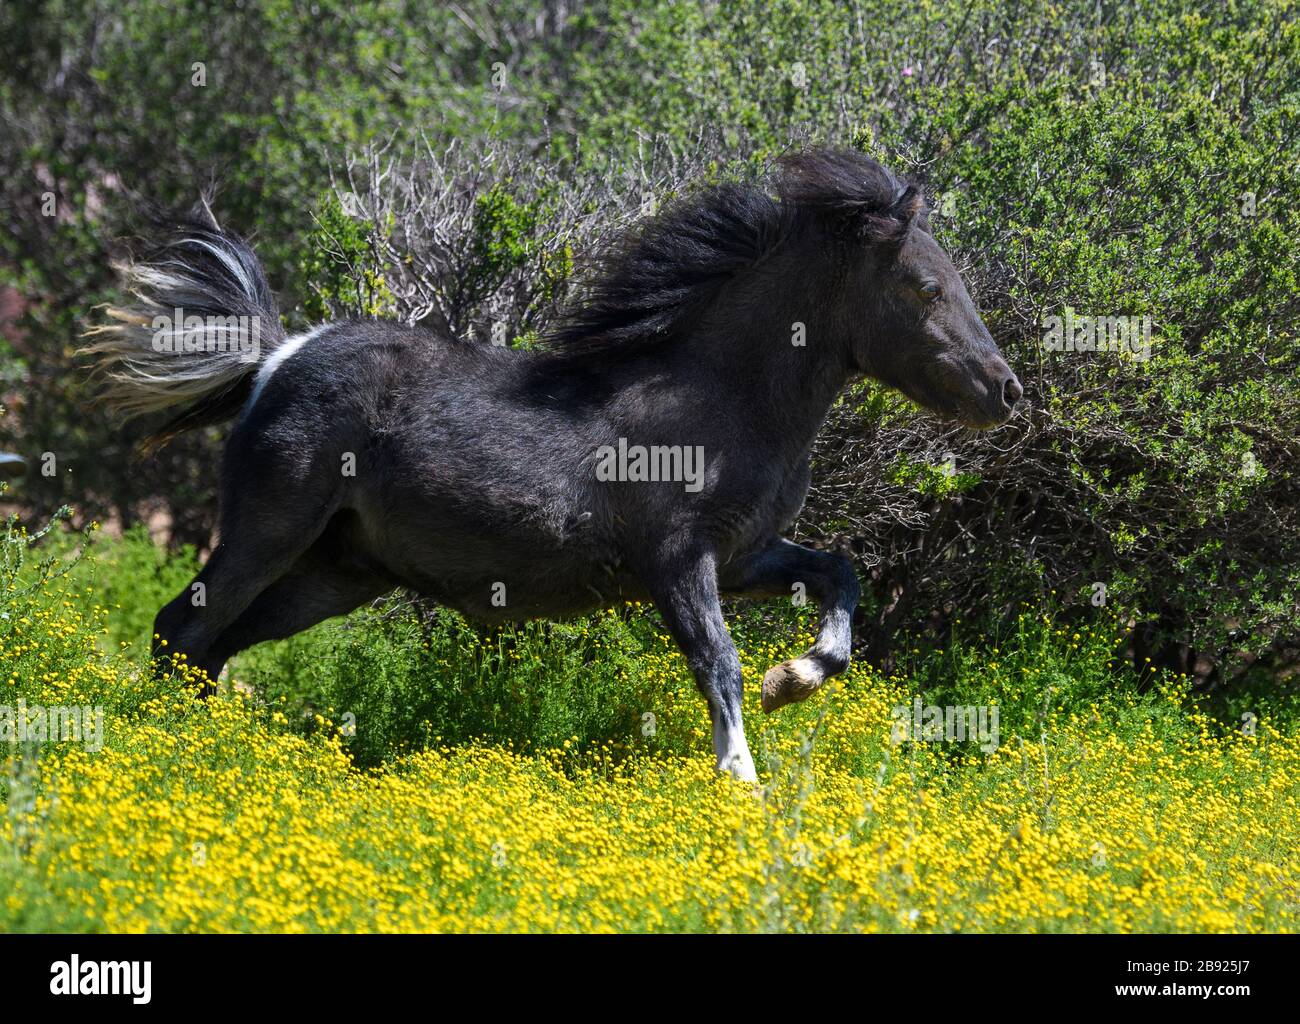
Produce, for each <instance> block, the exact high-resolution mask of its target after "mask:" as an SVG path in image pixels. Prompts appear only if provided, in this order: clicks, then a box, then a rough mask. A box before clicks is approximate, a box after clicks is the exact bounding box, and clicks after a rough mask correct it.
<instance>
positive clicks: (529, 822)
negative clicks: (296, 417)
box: [0, 537, 1300, 932]
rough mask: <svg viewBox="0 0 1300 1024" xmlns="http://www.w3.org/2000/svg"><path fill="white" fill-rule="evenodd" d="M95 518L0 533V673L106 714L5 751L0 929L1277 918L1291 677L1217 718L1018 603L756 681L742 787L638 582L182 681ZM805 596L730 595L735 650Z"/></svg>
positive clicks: (316, 634) (305, 642) (1281, 904)
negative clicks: (554, 612) (523, 611)
mask: <svg viewBox="0 0 1300 1024" xmlns="http://www.w3.org/2000/svg"><path fill="white" fill-rule="evenodd" d="M27 539H28V538H21V537H20V538H19V540H21V541H22V543H24V544H25V543H26V540H27ZM8 543H9V545H10V547H15V546H16V545H18V543H19V541H18V540H14V538H13V537H11V538H10V539H9V541H8ZM114 543H115V544H117V545H118V546H117V547H116V548H114V547H112V546H106V547H105V548H104V550H103V551H102V552H101V553H100V554H98V555H97V554H95V553H94V552H93V551H92V553H91V554H90V555H89V556H88V557H86V558H85V559H83V560H82V561H81V562H80V563H78V564H76V565H75V566H72V567H71V568H70V569H69V565H68V564H67V562H68V560H67V559H66V558H61V557H57V556H56V557H53V558H51V559H50V560H48V561H47V563H46V564H45V565H43V566H41V565H35V564H33V563H31V562H30V561H29V562H28V564H26V565H25V566H17V565H16V564H12V559H11V558H10V555H9V554H6V562H5V565H6V570H7V575H6V576H5V577H4V586H5V588H6V590H5V595H4V596H5V601H4V606H3V607H4V618H3V619H0V705H8V706H15V705H17V703H18V701H19V700H20V699H21V700H23V701H24V702H25V704H26V705H27V706H28V707H31V706H34V705H39V706H42V707H51V706H87V707H92V706H93V707H101V708H103V710H104V723H105V724H104V732H103V736H102V743H101V744H98V745H97V746H98V749H90V747H91V745H90V744H87V743H85V742H80V743H78V742H52V741H50V740H48V739H47V740H46V741H45V742H43V743H39V744H34V743H26V744H23V743H9V744H6V745H5V746H4V747H3V748H0V757H3V758H4V776H3V778H4V782H3V785H4V797H5V803H6V810H5V814H4V817H3V820H2V822H0V930H89V931H147V930H154V931H246V930H252V931H289V932H296V931H371V930H377V931H408V930H418V931H431V930H432V931H628V930H632V931H683V930H699V931H716V930H726V931H1008V930H1009V931H1044V932H1046V931H1078V930H1099V931H1167V930H1194V931H1204V930H1214V931H1219V930H1223V931H1290V930H1295V929H1296V928H1297V926H1298V925H1300V814H1298V813H1297V811H1298V810H1300V808H1298V807H1297V795H1298V794H1300V735H1297V731H1296V728H1295V726H1294V721H1293V719H1292V718H1291V717H1290V715H1289V712H1288V711H1287V708H1288V707H1289V705H1286V704H1285V703H1279V704H1277V705H1276V706H1274V707H1265V706H1263V705H1261V706H1260V708H1259V711H1258V713H1251V714H1250V715H1248V716H1246V724H1247V725H1248V726H1249V727H1243V726H1242V723H1234V722H1232V721H1227V722H1224V721H1220V720H1219V719H1216V718H1214V717H1212V716H1210V715H1209V714H1207V713H1206V712H1205V711H1204V710H1203V709H1200V708H1198V706H1197V704H1196V702H1195V701H1193V700H1192V699H1191V698H1190V697H1189V695H1188V693H1187V692H1186V687H1185V684H1184V682H1183V681H1182V680H1179V679H1176V678H1161V679H1157V680H1155V681H1154V682H1153V683H1152V684H1151V685H1148V686H1144V687H1139V686H1137V685H1135V684H1134V683H1133V680H1132V679H1129V678H1128V677H1127V676H1126V675H1125V674H1124V670H1122V669H1121V668H1119V667H1118V665H1117V663H1116V662H1115V661H1114V659H1113V654H1114V646H1115V631H1116V630H1115V623H1114V622H1113V620H1108V619H1100V618H1099V619H1098V621H1097V623H1096V624H1095V625H1092V626H1088V627H1082V628H1066V627H1062V626H1058V625H1056V624H1055V621H1054V620H1053V619H1052V618H1051V617H1049V616H1043V615H1042V614H1041V613H1037V612H1033V613H1031V612H1029V611H1026V612H1025V613H1024V614H1023V615H1022V616H1021V619H1020V622H1019V624H1018V627H1017V630H1016V632H1015V634H1014V635H1012V636H1009V637H1007V638H1004V640H1003V641H1002V643H1003V646H1001V647H993V646H990V647H988V648H987V649H983V650H979V651H960V652H955V651H950V652H948V653H946V654H945V655H944V656H943V657H942V659H940V660H939V661H936V662H933V663H931V664H930V667H929V669H927V670H926V671H925V672H918V674H917V676H916V677H903V676H901V675H895V676H892V677H886V676H882V675H881V674H879V673H877V672H875V671H873V670H872V669H871V668H869V667H864V666H855V667H854V668H853V669H852V670H851V671H850V673H849V674H848V676H847V677H846V678H844V679H843V680H841V681H839V682H838V683H837V684H836V685H835V686H834V687H833V688H830V689H828V690H827V691H824V692H823V693H821V694H819V695H817V696H816V697H814V698H813V699H812V700H810V701H809V702H807V703H806V704H804V705H800V706H798V707H793V708H788V709H785V710H783V711H782V712H779V713H778V714H777V715H776V716H774V717H773V718H771V719H766V720H765V719H764V718H763V716H762V714H761V712H760V711H759V710H758V707H757V696H756V693H751V694H750V706H749V707H748V708H747V712H748V716H749V728H750V733H751V743H752V745H753V746H754V750H755V757H756V760H757V761H758V763H759V766H760V775H761V776H762V784H761V786H760V787H758V788H751V787H746V786H743V785H740V784H737V783H734V782H731V781H729V780H726V779H720V778H717V777H715V775H714V773H713V768H712V759H711V755H710V753H709V750H708V741H707V721H706V716H705V712H704V709H703V706H702V702H701V701H699V700H698V698H696V697H695V695H694V693H693V689H692V687H691V684H690V680H689V677H688V674H687V671H686V667H685V665H684V663H683V662H682V660H681V658H680V656H679V655H677V654H676V653H675V651H674V649H673V648H672V645H671V644H670V643H669V642H668V641H667V638H666V637H664V636H663V635H662V632H661V629H656V627H655V624H654V620H653V619H652V618H648V617H647V615H646V614H645V610H638V609H629V610H626V611H625V612H611V613H609V614H608V615H605V616H598V617H595V618H593V619H592V620H589V621H586V622H582V623H577V624H570V625H567V626H562V627H548V626H545V625H539V626H536V627H527V628H523V629H521V630H518V631H514V632H512V633H508V634H507V635H505V636H503V635H500V634H497V635H491V636H480V635H478V634H476V633H474V632H473V631H472V630H470V629H469V628H468V627H467V626H465V625H464V624H463V623H460V622H458V621H455V620H454V619H450V618H447V619H442V620H440V621H438V622H435V623H433V624H432V625H430V624H429V623H428V622H427V621H422V620H421V619H420V618H419V617H418V616H417V615H415V614H414V613H411V612H410V611H409V610H408V609H405V608H402V607H388V608H385V609H381V610H377V611H375V612H371V613H364V614H362V615H358V616H354V617H353V618H352V619H349V620H347V621H346V622H344V623H342V624H337V623H336V624H327V625H326V626H324V627H320V628H318V629H317V630H315V631H313V632H312V634H310V635H309V636H308V637H307V638H305V639H300V640H297V641H289V642H286V644H284V645H272V646H271V647H268V648H267V649H266V650H265V651H264V652H262V653H261V654H256V652H255V654H256V656H250V657H249V658H247V659H245V660H243V661H240V662H238V663H236V665H235V666H234V671H233V673H232V676H233V679H234V680H235V681H236V683H238V684H239V685H235V686H227V687H226V688H225V690H224V691H223V694H222V695H221V696H219V697H218V698H215V699H213V700H210V701H207V702H201V701H198V700H196V699H194V698H193V697H192V696H190V694H189V693H188V692H187V691H186V690H185V689H184V688H183V687H180V686H178V685H177V684H176V683H174V682H168V683H163V682H158V681H155V680H153V679H152V678H151V677H150V676H149V675H148V674H147V673H145V672H144V671H143V666H144V659H143V658H142V656H141V654H140V649H141V647H142V646H143V644H144V639H147V638H140V637H138V636H135V635H134V633H135V631H136V630H137V629H138V628H139V626H140V623H143V622H147V616H148V615H149V614H151V607H149V606H150V605H151V604H152V602H153V600H154V595H153V590H152V588H158V589H165V588H166V587H167V586H170V585H171V583H170V579H169V578H168V573H170V572H171V569H170V568H169V565H168V563H165V562H163V561H162V560H161V556H157V557H158V559H159V561H158V562H157V563H153V562H151V561H150V560H151V559H153V558H154V557H155V555H154V554H153V553H152V550H151V549H147V548H146V546H145V545H144V544H140V543H139V542H138V539H137V541H131V540H130V539H128V541H121V542H114ZM131 544H136V547H134V548H132V547H131V546H130V545H131ZM6 550H7V552H8V551H9V549H6ZM32 550H37V549H36V548H33V549H32ZM65 569H67V570H68V571H67V572H66V574H65V575H59V573H60V572H63V571H64V570H65ZM185 571H186V569H185V567H180V568H179V569H178V570H177V574H178V575H182V576H183V575H184V572H185ZM131 593H134V594H137V595H139V596H140V601H139V602H138V604H139V607H136V606H134V605H131V604H129V603H128V602H126V601H123V600H119V599H121V598H123V597H124V596H126V595H128V594H131ZM123 623H128V624H129V628H128V627H124V626H123V625H122V624H123ZM810 627H811V623H810V620H809V619H808V618H807V616H806V615H803V614H802V613H799V614H794V613H791V615H790V618H789V622H788V623H781V622H779V621H778V622H777V624H776V625H774V624H773V622H772V621H771V620H766V619H759V618H757V617H756V615H755V614H754V613H747V614H746V615H745V616H742V618H741V620H740V621H739V623H738V625H737V627H736V635H737V639H738V642H739V643H740V644H741V646H742V649H743V651H744V655H743V657H744V661H745V667H746V673H747V678H749V679H751V680H756V679H757V678H759V677H760V676H761V672H762V670H763V669H764V668H765V667H766V666H767V665H768V664H770V663H771V662H772V661H773V660H779V659H780V658H783V657H786V656H789V653H790V652H791V651H795V650H796V649H797V648H799V647H800V645H801V644H803V643H805V642H806V641H807V639H808V636H807V635H806V634H807V633H808V632H809V629H810ZM146 628H147V627H146ZM124 629H125V632H123V630H124ZM290 664H291V665H292V666H293V669H292V671H291V670H289V669H287V668H285V666H286V665H290ZM294 673H296V674H294ZM421 679H423V683H422V684H421ZM935 679H942V680H945V681H946V682H945V683H944V684H943V685H946V686H949V687H950V690H946V691H945V690H943V689H942V688H939V689H936V688H935V686H936V684H935V682H934V680H935ZM408 682H409V687H408ZM470 684H476V686H471V685H470ZM922 684H924V685H925V686H926V687H927V689H926V694H927V699H930V698H931V697H932V696H935V695H939V696H940V697H942V699H943V700H945V701H950V700H957V699H963V702H964V703H969V704H984V703H996V704H998V705H999V708H1000V710H1001V712H1002V715H1001V722H1002V730H1001V736H1000V742H999V744H998V746H997V748H996V750H994V751H993V752H992V753H987V754H986V753H984V752H983V751H981V750H979V749H978V748H977V747H975V746H974V745H972V744H970V743H961V742H957V743H928V742H912V741H911V740H907V741H903V742H899V741H898V736H897V734H896V733H895V732H894V731H893V729H892V723H893V718H894V709H895V708H898V707H900V706H904V707H906V706H909V705H910V703H911V701H912V700H913V697H914V696H915V694H916V692H917V690H918V688H919V687H920V686H921V685H922ZM420 685H422V686H423V688H424V689H423V690H418V693H420V694H423V693H424V692H425V691H427V690H429V689H430V688H432V690H433V691H434V696H433V697H432V698H429V697H428V696H427V694H426V695H425V696H424V697H419V696H417V687H418V686H420ZM313 687H314V689H313ZM439 687H442V689H441V690H439ZM547 687H550V690H548V691H547V692H545V693H542V692H541V691H543V690H546V688H547ZM375 690H378V691H381V695H380V696H379V697H376V696H375V695H374V693H373V692H372V691H375ZM363 691H364V692H363ZM484 693H486V696H484ZM582 694H586V695H587V697H586V698H584V697H583V696H581V695H582ZM593 694H594V695H595V696H594V697H593V696H592V695H593ZM363 698H365V699H363ZM584 699H587V700H589V701H592V702H594V703H592V704H591V705H590V706H584V705H583V700H584ZM421 700H423V703H421ZM509 700H514V701H516V703H515V704H510V703H508V701H509ZM431 701H432V702H431ZM597 704H598V705H599V706H598V707H597V706H596V705H597ZM456 709H459V711H458V712H457V711H456ZM519 709H522V710H519ZM566 709H567V714H568V716H569V717H565V713H566ZM456 713H459V715H460V717H459V718H456V717H455V715H456ZM435 715H437V716H440V717H441V720H440V718H439V717H434V716H435ZM403 729H406V730H407V731H406V732H403ZM367 737H369V739H367ZM376 737H378V738H376ZM367 743H369V744H370V745H369V746H367V745H366V744H367Z"/></svg>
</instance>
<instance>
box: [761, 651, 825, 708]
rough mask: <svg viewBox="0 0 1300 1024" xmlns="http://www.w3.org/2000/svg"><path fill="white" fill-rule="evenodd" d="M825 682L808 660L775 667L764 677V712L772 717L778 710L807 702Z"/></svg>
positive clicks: (804, 659) (783, 663) (801, 659)
mask: <svg viewBox="0 0 1300 1024" xmlns="http://www.w3.org/2000/svg"><path fill="white" fill-rule="evenodd" d="M823 682H825V677H824V676H823V675H822V674H821V672H819V671H818V670H817V666H816V665H815V664H814V663H813V662H811V661H809V660H808V659H807V658H795V659H794V660H793V661H783V662H781V664H779V665H773V666H772V667H771V668H769V669H768V670H767V675H765V676H764V677H763V711H764V712H765V713H766V714H769V715H770V714H771V713H772V712H773V711H775V710H776V709H777V708H783V707H785V706H786V705H787V704H795V703H797V702H798V701H801V700H807V699H808V698H809V697H811V696H812V695H813V694H814V693H816V692H817V689H818V687H820V686H821V685H822V683H823Z"/></svg>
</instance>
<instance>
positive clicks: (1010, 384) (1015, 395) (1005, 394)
mask: <svg viewBox="0 0 1300 1024" xmlns="http://www.w3.org/2000/svg"><path fill="white" fill-rule="evenodd" d="M1024 393H1025V389H1024V388H1022V387H1021V386H1020V381H1018V380H1016V378H1015V376H1014V375H1013V376H1010V377H1008V378H1007V379H1006V380H1005V381H1003V383H1002V402H1003V404H1004V405H1006V407H1007V408H1008V409H1014V408H1015V407H1016V403H1017V402H1018V401H1020V396H1021V395H1023V394H1024Z"/></svg>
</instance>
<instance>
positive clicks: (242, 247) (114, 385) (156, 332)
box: [82, 203, 284, 418]
mask: <svg viewBox="0 0 1300 1024" xmlns="http://www.w3.org/2000/svg"><path fill="white" fill-rule="evenodd" d="M196 213H197V215H198V216H196V218H195V219H193V220H186V221H183V222H180V223H179V224H177V225H176V226H175V227H174V229H173V230H172V231H171V233H170V234H169V235H168V237H166V238H165V239H164V240H163V241H161V242H160V243H158V244H157V245H156V246H155V247H154V248H153V249H152V250H151V251H150V252H149V253H148V254H147V255H145V256H143V257H142V258H140V259H139V260H132V261H128V262H125V263H119V264H115V269H116V270H118V272H119V273H120V274H121V276H122V284H123V290H124V291H125V292H127V293H128V294H130V295H131V296H132V297H133V300H134V301H132V302H129V303H128V304H125V305H123V306H113V305H109V306H106V307H102V308H103V310H104V317H105V322H103V323H100V324H97V325H95V326H93V327H91V328H90V329H89V330H87V331H86V337H87V338H89V339H91V344H89V345H88V346H86V347H85V348H84V349H82V352H83V353H84V354H88V355H92V356H94V357H96V359H97V367H96V376H97V377H98V379H99V380H100V381H101V382H102V384H103V388H102V397H103V398H104V399H105V400H106V401H107V402H108V404H109V405H111V406H113V407H114V408H115V409H117V410H118V411H119V412H121V413H123V414H125V416H127V417H128V418H130V417H134V416H140V415H144V414H147V413H153V412H158V411H161V410H163V409H170V408H174V407H178V406H185V407H188V408H189V410H190V412H191V413H195V412H197V411H198V410H200V409H201V408H202V407H203V406H204V405H206V404H211V403H213V402H214V401H218V400H220V399H222V398H227V397H233V394H234V392H235V391H236V390H237V389H240V388H241V387H242V386H243V385H244V384H245V382H248V381H251V378H252V376H253V374H254V373H255V372H256V370H257V367H258V365H259V364H260V363H261V362H262V361H264V360H265V359H266V358H267V356H268V355H270V353H271V352H272V351H273V350H274V349H275V348H276V347H277V346H278V345H279V344H280V343H281V342H282V341H283V340H284V331H283V329H282V328H281V326H280V316H279V312H278V311H277V309H276V304H275V299H274V297H273V296H272V295H271V289H270V286H269V285H268V284H267V282H266V276H265V274H264V273H263V271H262V267H261V264H260V263H259V262H258V260H257V257H256V256H255V255H254V254H253V251H252V249H251V248H249V246H248V245H247V243H245V242H244V241H242V240H241V239H239V238H237V237H235V236H234V235H230V234H226V233H225V232H223V231H222V230H221V228H220V227H219V226H218V225H217V222H216V220H215V219H214V218H213V217H212V214H211V210H210V209H209V208H208V207H207V204H206V203H204V204H203V205H202V207H201V208H199V210H198V211H196ZM200 217H201V218H202V219H199V218H200ZM186 415H187V414H185V413H182V418H184V417H185V416H186Z"/></svg>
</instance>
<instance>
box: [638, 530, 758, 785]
mask: <svg viewBox="0 0 1300 1024" xmlns="http://www.w3.org/2000/svg"><path fill="white" fill-rule="evenodd" d="M644 578H645V582H646V585H647V587H648V589H649V590H650V595H651V597H652V598H653V599H654V603H655V605H656V606H657V607H658V608H659V611H660V612H661V613H662V615H663V617H664V621H665V622H667V624H668V629H669V632H671V633H672V635H673V639H674V640H676V641H677V645H678V646H679V647H680V648H681V649H682V653H683V654H685V655H686V663H687V664H688V665H690V667H691V671H692V672H693V673H694V674H695V685H696V686H698V687H699V689H700V692H701V693H702V694H704V699H705V700H707V701H708V703H709V717H710V719H711V720H712V722H713V753H714V754H715V755H716V757H717V766H718V771H719V772H730V773H731V774H732V775H733V776H735V777H736V778H737V779H739V780H740V781H742V782H755V781H757V779H758V776H757V774H756V773H755V771H754V759H753V758H752V757H751V756H750V754H749V744H748V743H746V742H745V727H744V724H743V722H742V721H741V713H740V702H741V697H742V695H743V685H742V681H741V674H740V657H739V656H738V655H737V654H736V645H735V644H733V643H732V642H731V634H729V633H728V632H727V626H726V623H725V622H724V621H723V619H722V606H721V605H720V604H719V603H718V579H717V565H716V563H715V561H714V559H713V556H712V554H711V553H710V552H702V551H695V552H690V553H682V554H677V555H670V556H666V557H663V558H662V559H660V560H657V561H656V562H655V563H654V564H653V565H652V566H651V567H650V568H649V570H648V571H647V572H645V573H644Z"/></svg>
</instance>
